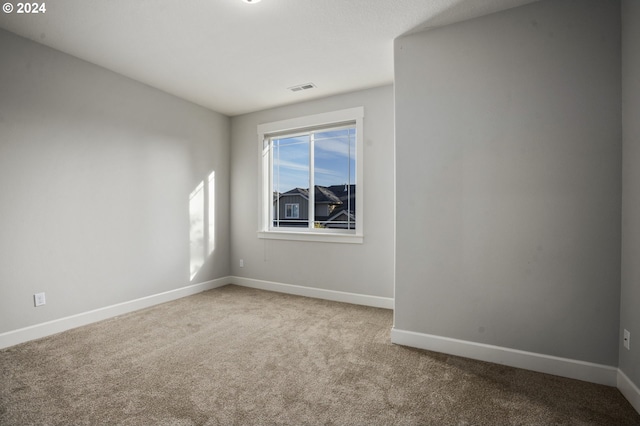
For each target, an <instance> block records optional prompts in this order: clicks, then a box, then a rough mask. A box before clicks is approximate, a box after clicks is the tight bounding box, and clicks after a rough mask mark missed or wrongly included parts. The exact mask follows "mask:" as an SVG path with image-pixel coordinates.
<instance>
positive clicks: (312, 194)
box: [308, 132, 316, 230]
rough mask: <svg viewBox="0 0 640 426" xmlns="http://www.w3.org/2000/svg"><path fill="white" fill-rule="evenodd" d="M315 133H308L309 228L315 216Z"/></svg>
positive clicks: (312, 225) (312, 226)
mask: <svg viewBox="0 0 640 426" xmlns="http://www.w3.org/2000/svg"><path fill="white" fill-rule="evenodd" d="M314 147H315V133H314V132H311V133H310V134H309V209H308V211H309V224H308V225H309V229H310V230H312V229H314V228H315V218H316V200H315V198H316V187H315V179H314V175H315V173H314V163H315V160H314V151H315V148H314Z"/></svg>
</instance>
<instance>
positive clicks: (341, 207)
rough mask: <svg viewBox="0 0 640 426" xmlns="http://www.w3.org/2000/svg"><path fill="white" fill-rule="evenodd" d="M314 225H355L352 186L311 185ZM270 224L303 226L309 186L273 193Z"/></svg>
mask: <svg viewBox="0 0 640 426" xmlns="http://www.w3.org/2000/svg"><path fill="white" fill-rule="evenodd" d="M314 198H315V203H314V210H315V215H314V216H315V217H314V219H315V223H316V227H320V228H333V229H355V212H356V186H355V185H332V186H328V187H327V186H320V185H316V186H315V194H314ZM273 208H274V216H275V217H274V226H283V227H297V226H299V227H307V226H308V221H309V190H308V189H306V188H294V189H292V190H290V191H287V192H283V193H280V194H277V193H274V202H273Z"/></svg>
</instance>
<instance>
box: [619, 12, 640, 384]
mask: <svg viewBox="0 0 640 426" xmlns="http://www.w3.org/2000/svg"><path fill="white" fill-rule="evenodd" d="M622 154H623V156H622V159H623V160H622V291H621V296H620V334H619V348H620V369H621V370H622V371H623V372H624V373H625V374H626V375H627V377H629V378H630V379H631V380H632V381H633V382H634V383H635V384H636V386H638V387H639V388H640V262H639V261H638V260H639V259H640V167H639V166H638V165H639V164H640V2H637V1H624V2H623V3H622ZM625 329H626V330H628V331H630V332H631V336H632V338H631V342H630V343H631V344H630V346H629V350H627V349H625V348H624V346H623V344H622V338H623V334H622V333H623V330H625Z"/></svg>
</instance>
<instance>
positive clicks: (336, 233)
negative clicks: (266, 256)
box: [258, 107, 364, 243]
mask: <svg viewBox="0 0 640 426" xmlns="http://www.w3.org/2000/svg"><path fill="white" fill-rule="evenodd" d="M363 119H364V109H363V108H361V107H360V108H352V109H347V110H341V111H335V112H329V113H325V114H318V115H313V116H307V117H300V118H295V119H291V120H285V121H279V122H275V123H268V124H262V125H259V126H258V134H259V139H260V144H261V148H262V150H261V153H262V186H261V188H262V191H261V200H260V202H261V212H262V213H261V219H260V232H259V234H258V235H259V237H261V238H275V239H293V240H311V241H328V242H350V243H354V242H355V243H361V242H362V240H363V237H362V205H363V204H362V198H363V182H362V152H363V144H362V140H363V138H362V127H363Z"/></svg>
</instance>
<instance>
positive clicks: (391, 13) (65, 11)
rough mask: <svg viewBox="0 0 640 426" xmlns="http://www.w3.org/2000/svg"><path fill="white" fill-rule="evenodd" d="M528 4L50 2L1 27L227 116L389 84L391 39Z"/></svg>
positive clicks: (4, 20)
mask: <svg viewBox="0 0 640 426" xmlns="http://www.w3.org/2000/svg"><path fill="white" fill-rule="evenodd" d="M9 1H12V2H13V3H16V2H14V1H13V0H9ZM41 1H44V0H41ZM532 1H535V0H263V1H262V2H260V3H255V4H247V3H245V2H243V1H241V0H188V1H180V0H52V1H49V2H46V7H47V10H46V12H45V13H44V14H42V13H41V14H37V15H34V14H31V15H26V14H22V15H19V14H16V13H15V11H14V12H13V13H11V14H6V13H0V27H1V28H4V29H6V30H9V31H11V32H13V33H16V34H18V35H21V36H23V37H26V38H29V39H31V40H34V41H36V42H38V43H42V44H44V45H47V46H50V47H52V48H54V49H57V50H60V51H62V52H65V53H68V54H70V55H73V56H76V57H78V58H81V59H84V60H86V61H88V62H92V63H94V64H97V65H100V66H102V67H104V68H107V69H109V70H112V71H115V72H117V73H120V74H122V75H125V76H127V77H130V78H132V79H135V80H138V81H140V82H143V83H146V84H148V85H149V86H153V87H156V88H158V89H161V90H163V91H165V92H168V93H171V94H173V95H176V96H179V97H181V98H183V99H187V100H189V101H192V102H194V103H197V104H199V105H202V106H204V107H207V108H210V109H212V110H215V111H218V112H221V113H223V114H226V115H230V116H233V115H238V114H242V113H246V112H251V111H257V110H262V109H266V108H270V107H274V106H278V105H284V104H289V103H294V102H299V101H301V100H308V99H313V98H318V97H324V96H329V95H334V94H337V93H343V92H348V91H353V90H358V89H364V88H368V87H375V86H380V85H383V84H389V83H392V82H393V40H394V38H396V37H398V36H400V35H403V34H407V33H410V32H414V31H420V30H424V29H428V28H433V27H438V26H442V25H447V24H450V23H454V22H459V21H462V20H466V19H470V18H474V17H478V16H482V15H486V14H489V13H493V12H497V11H500V10H505V9H508V8H511V7H515V6H520V5H523V4H526V3H531V2H532ZM304 83H314V84H315V85H316V86H317V87H316V88H314V89H310V90H305V91H299V92H292V91H290V90H288V88H289V87H291V86H295V85H299V84H304Z"/></svg>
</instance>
